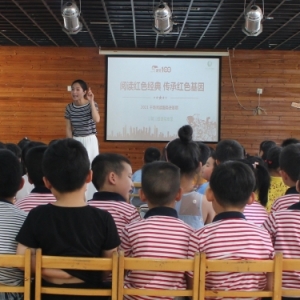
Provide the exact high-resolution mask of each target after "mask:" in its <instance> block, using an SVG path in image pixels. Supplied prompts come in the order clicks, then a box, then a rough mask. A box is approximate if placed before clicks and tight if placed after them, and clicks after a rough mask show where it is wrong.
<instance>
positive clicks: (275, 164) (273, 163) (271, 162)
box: [265, 146, 282, 170]
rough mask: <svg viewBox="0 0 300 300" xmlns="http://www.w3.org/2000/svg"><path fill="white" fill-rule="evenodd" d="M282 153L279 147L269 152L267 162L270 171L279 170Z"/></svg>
mask: <svg viewBox="0 0 300 300" xmlns="http://www.w3.org/2000/svg"><path fill="white" fill-rule="evenodd" d="M281 151H282V148H281V147H279V146H274V147H272V148H271V149H270V150H269V151H268V154H267V159H266V160H265V162H266V165H267V167H268V169H269V170H278V168H279V157H280V153H281Z"/></svg>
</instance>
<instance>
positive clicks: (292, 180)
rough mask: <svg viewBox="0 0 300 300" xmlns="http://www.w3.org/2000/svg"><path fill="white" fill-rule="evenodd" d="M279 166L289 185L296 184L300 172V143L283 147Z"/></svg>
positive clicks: (284, 179)
mask: <svg viewBox="0 0 300 300" xmlns="http://www.w3.org/2000/svg"><path fill="white" fill-rule="evenodd" d="M279 166H280V169H281V173H282V175H283V176H282V178H283V181H284V182H285V183H286V184H287V185H289V186H295V184H296V182H297V180H298V175H299V173H300V144H290V145H288V146H286V147H284V148H283V149H282V151H281V154H280V157H279ZM286 175H287V176H288V177H289V178H286V177H287V176H286ZM287 180H288V181H289V182H287Z"/></svg>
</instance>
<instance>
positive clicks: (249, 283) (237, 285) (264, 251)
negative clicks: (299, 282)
mask: <svg viewBox="0 0 300 300" xmlns="http://www.w3.org/2000/svg"><path fill="white" fill-rule="evenodd" d="M196 252H204V253H206V257H207V259H232V260H245V259H253V260H256V259H257V260H266V259H273V257H274V249H273V246H272V241H271V238H270V235H269V234H268V232H267V231H266V230H265V229H263V228H261V227H258V226H257V225H255V224H253V223H251V222H249V221H247V220H246V219H245V217H244V215H243V214H242V213H240V212H223V213H220V214H218V215H217V216H215V218H214V220H213V223H210V224H208V225H206V226H204V227H203V228H201V229H199V230H197V231H196V232H195V233H194V234H192V236H191V238H190V242H189V251H188V256H189V258H193V257H194V255H195V253H196ZM188 275H189V276H190V277H192V276H193V274H192V273H188ZM266 283H267V277H266V274H263V273H231V272H211V273H206V281H205V285H206V286H205V287H206V289H208V290H228V291H229V290H240V289H243V290H248V291H251V290H263V289H264V288H265V286H266Z"/></svg>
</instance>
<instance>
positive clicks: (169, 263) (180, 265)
mask: <svg viewBox="0 0 300 300" xmlns="http://www.w3.org/2000/svg"><path fill="white" fill-rule="evenodd" d="M199 268H200V255H199V253H196V255H195V258H194V259H154V258H133V257H124V252H123V251H121V252H120V253H119V281H118V300H123V298H124V295H138V296H156V297H158V296H169V297H171V296H173V297H176V296H177V297H179V296H182V297H183V296H190V297H192V299H193V300H198V290H199V288H198V287H199ZM126 270H142V271H158V272H159V271H165V272H178V271H192V272H194V279H193V282H194V287H193V289H186V290H169V289H168V290H167V289H166V290H163V289H133V288H130V289H129V288H125V287H124V277H125V271H126Z"/></svg>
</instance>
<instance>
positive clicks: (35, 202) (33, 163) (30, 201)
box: [15, 146, 56, 212]
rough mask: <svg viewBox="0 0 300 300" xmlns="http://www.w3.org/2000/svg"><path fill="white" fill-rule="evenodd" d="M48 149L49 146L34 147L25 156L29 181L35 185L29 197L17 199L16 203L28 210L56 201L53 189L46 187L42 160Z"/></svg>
mask: <svg viewBox="0 0 300 300" xmlns="http://www.w3.org/2000/svg"><path fill="white" fill-rule="evenodd" d="M46 150H47V146H37V147H33V148H31V149H30V150H29V151H28V152H27V154H26V157H25V163H26V167H27V175H28V181H29V183H30V184H33V185H34V189H33V190H32V191H31V192H30V194H29V195H28V196H27V197H25V198H23V199H20V200H17V201H16V203H15V205H16V206H17V207H19V208H20V209H22V210H24V211H26V212H29V211H30V210H31V209H33V208H34V207H37V206H39V205H45V204H48V203H52V202H55V201H56V199H55V197H54V196H53V194H52V193H51V191H50V190H49V189H48V188H46V187H45V183H44V181H43V177H44V173H43V170H42V161H43V156H44V153H45V151H46Z"/></svg>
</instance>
